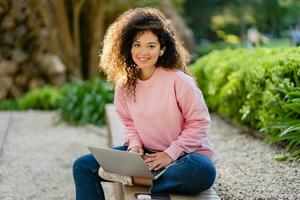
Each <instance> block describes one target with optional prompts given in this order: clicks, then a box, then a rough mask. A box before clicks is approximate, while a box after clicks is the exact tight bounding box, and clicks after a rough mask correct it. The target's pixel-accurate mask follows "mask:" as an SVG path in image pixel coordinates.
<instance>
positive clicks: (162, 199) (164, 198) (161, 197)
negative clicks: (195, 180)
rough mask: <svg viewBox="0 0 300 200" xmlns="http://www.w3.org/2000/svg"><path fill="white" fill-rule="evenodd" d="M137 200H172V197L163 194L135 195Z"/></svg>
mask: <svg viewBox="0 0 300 200" xmlns="http://www.w3.org/2000/svg"><path fill="white" fill-rule="evenodd" d="M134 196H135V198H136V199H144V200H145V199H153V200H154V199H157V200H170V199H171V197H170V195H168V194H166V193H163V194H151V193H135V194H134Z"/></svg>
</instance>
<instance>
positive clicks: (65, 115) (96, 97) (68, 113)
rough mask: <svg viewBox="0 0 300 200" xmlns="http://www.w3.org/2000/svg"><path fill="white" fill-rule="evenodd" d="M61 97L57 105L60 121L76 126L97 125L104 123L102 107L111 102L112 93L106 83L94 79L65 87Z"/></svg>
mask: <svg viewBox="0 0 300 200" xmlns="http://www.w3.org/2000/svg"><path fill="white" fill-rule="evenodd" d="M63 96H64V98H63V99H62V100H61V101H60V103H59V113H60V116H61V118H62V119H64V120H66V121H68V122H70V123H72V124H76V125H83V124H86V123H92V124H96V125H99V124H103V123H104V122H105V117H104V114H105V110H104V106H105V104H106V103H110V102H112V101H113V96H114V92H113V88H112V86H111V85H109V84H108V83H107V82H106V81H104V80H101V79H94V80H90V81H86V82H83V81H80V82H78V83H73V84H68V85H66V86H65V88H64V91H63Z"/></svg>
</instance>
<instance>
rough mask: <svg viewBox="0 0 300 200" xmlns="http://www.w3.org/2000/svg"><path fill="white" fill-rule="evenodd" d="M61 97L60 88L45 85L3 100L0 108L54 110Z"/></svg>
mask: <svg viewBox="0 0 300 200" xmlns="http://www.w3.org/2000/svg"><path fill="white" fill-rule="evenodd" d="M61 98H62V95H61V91H60V90H59V89H57V88H54V87H51V86H45V87H42V88H38V89H35V90H32V91H29V92H27V93H26V94H25V95H23V96H22V97H20V98H19V99H14V100H5V101H3V102H1V103H0V110H27V109H35V110H53V109H56V108H57V107H58V102H59V101H60V99H61Z"/></svg>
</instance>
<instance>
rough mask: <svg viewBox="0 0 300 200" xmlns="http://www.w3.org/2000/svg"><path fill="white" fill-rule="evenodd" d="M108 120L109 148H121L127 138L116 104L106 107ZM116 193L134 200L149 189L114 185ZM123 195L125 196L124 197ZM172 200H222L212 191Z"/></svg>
mask: <svg viewBox="0 0 300 200" xmlns="http://www.w3.org/2000/svg"><path fill="white" fill-rule="evenodd" d="M105 112H106V120H107V126H108V131H109V146H110V147H114V146H120V145H122V141H123V139H124V137H125V127H124V125H123V123H122V121H121V120H120V118H119V116H118V114H117V112H116V109H115V106H114V104H106V105H105ZM114 191H115V194H116V195H117V196H118V199H120V200H125V199H128V200H132V199H134V193H137V192H149V188H148V187H142V186H137V185H134V186H126V187H123V186H122V184H121V183H114ZM122 194H123V195H124V196H122ZM171 198H172V200H215V199H218V200H219V199H220V197H219V196H218V194H217V193H216V192H215V191H214V190H213V189H212V188H210V189H208V190H206V191H204V192H202V193H200V194H199V195H197V196H186V195H177V194H176V195H174V194H171Z"/></svg>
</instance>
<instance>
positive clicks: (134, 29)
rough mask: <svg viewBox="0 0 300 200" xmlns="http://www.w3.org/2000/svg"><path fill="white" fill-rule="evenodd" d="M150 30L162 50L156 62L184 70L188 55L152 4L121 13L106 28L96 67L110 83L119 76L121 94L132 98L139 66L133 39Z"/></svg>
mask: <svg viewBox="0 0 300 200" xmlns="http://www.w3.org/2000/svg"><path fill="white" fill-rule="evenodd" d="M144 31H151V32H152V33H153V34H155V35H156V36H157V38H158V40H159V43H160V46H161V48H165V51H164V54H163V55H162V56H161V57H159V58H158V61H157V63H156V66H159V67H162V68H168V69H179V70H182V71H184V72H186V73H187V64H188V61H189V58H190V55H189V53H188V52H187V51H186V50H185V48H184V47H183V45H182V43H181V42H180V41H179V40H178V39H177V37H176V35H175V33H174V30H173V28H172V26H171V24H170V23H169V21H168V20H167V19H166V17H165V16H164V15H163V14H162V13H161V12H160V11H159V10H157V9H154V8H136V9H130V10H128V11H126V12H125V13H123V14H122V15H121V16H120V17H119V18H118V19H117V20H116V21H115V22H114V23H113V24H112V25H111V26H110V27H109V28H108V30H107V32H106V34H105V37H104V41H103V49H102V53H101V54H100V58H101V59H100V64H99V67H100V68H101V69H102V70H103V71H104V72H105V73H106V75H107V79H108V80H109V81H111V82H113V83H116V82H117V81H120V80H121V83H122V84H123V86H124V87H122V90H123V91H124V93H123V95H124V96H127V97H129V98H130V99H132V100H133V101H134V100H135V87H136V82H137V78H138V68H137V65H136V64H135V63H134V61H133V59H132V55H131V47H132V43H133V41H134V39H135V37H136V36H137V34H138V33H140V32H144Z"/></svg>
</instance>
